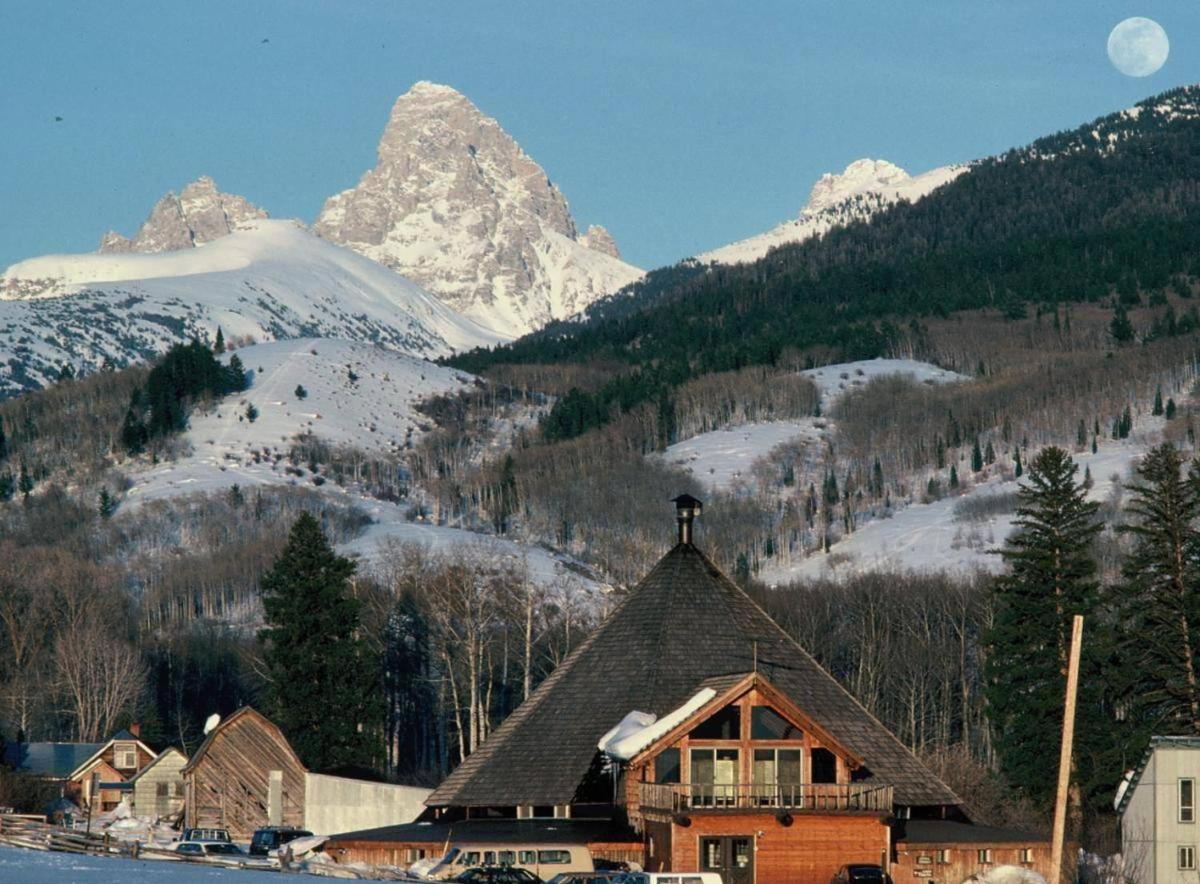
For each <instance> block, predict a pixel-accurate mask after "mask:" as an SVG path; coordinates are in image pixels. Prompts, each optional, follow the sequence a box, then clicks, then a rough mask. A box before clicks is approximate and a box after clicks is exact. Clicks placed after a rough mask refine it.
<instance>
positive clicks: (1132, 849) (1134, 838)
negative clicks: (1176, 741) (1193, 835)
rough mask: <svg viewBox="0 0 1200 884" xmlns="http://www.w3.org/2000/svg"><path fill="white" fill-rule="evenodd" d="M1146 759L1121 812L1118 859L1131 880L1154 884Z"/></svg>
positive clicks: (1150, 765) (1151, 773) (1150, 773)
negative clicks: (1119, 857) (1139, 777)
mask: <svg viewBox="0 0 1200 884" xmlns="http://www.w3.org/2000/svg"><path fill="white" fill-rule="evenodd" d="M1157 755H1158V752H1157V751H1155V752H1154V753H1152V754H1151V755H1150V760H1149V761H1148V762H1147V763H1146V769H1145V770H1144V771H1142V777H1141V779H1139V780H1138V782H1137V787H1136V788H1135V789H1134V790H1133V794H1131V795H1130V796H1129V803H1128V804H1126V805H1125V812H1124V813H1123V814H1122V815H1121V856H1122V857H1123V858H1124V860H1125V868H1126V872H1127V874H1128V875H1129V876H1130V878H1131V880H1134V881H1136V882H1137V884H1154V860H1155V849H1154V828H1155V827H1154V814H1155V791H1156V786H1155V764H1154V761H1155V758H1156V756H1157Z"/></svg>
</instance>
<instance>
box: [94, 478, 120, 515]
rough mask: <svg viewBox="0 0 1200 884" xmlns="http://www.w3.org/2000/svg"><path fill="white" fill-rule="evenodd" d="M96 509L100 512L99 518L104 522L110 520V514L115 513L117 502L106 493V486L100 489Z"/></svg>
mask: <svg viewBox="0 0 1200 884" xmlns="http://www.w3.org/2000/svg"><path fill="white" fill-rule="evenodd" d="M96 509H97V510H99V512H100V518H102V519H104V520H106V521H107V520H108V519H110V518H112V514H113V513H115V512H116V511H117V502H116V500H114V499H113V496H112V495H111V494H109V493H108V488H107V486H105V487H102V488H101V489H100V497H99V499H98V501H97V505H96Z"/></svg>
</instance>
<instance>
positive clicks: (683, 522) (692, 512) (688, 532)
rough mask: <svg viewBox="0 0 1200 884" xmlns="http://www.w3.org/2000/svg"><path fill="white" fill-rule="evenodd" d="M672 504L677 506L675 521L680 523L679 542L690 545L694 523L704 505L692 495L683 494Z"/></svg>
mask: <svg viewBox="0 0 1200 884" xmlns="http://www.w3.org/2000/svg"><path fill="white" fill-rule="evenodd" d="M672 503H674V504H675V519H676V521H678V522H679V542H680V543H686V544H689V545H690V544H691V542H692V522H693V521H694V520H695V518H696V516H698V515H700V510H701V509H702V507H703V505H702V504H701V503H700V501H698V500H696V498H694V497H692V495H690V494H681V495H679V496H678V497H676V498H675V499H674V500H673V501H672Z"/></svg>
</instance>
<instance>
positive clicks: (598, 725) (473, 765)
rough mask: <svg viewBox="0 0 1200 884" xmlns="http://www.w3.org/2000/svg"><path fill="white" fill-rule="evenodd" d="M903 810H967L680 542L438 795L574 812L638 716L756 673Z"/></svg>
mask: <svg viewBox="0 0 1200 884" xmlns="http://www.w3.org/2000/svg"><path fill="white" fill-rule="evenodd" d="M756 657H757V670H758V671H759V672H761V673H762V674H763V675H764V676H766V678H767V679H768V680H770V682H771V683H772V684H773V685H774V686H775V687H776V688H778V689H779V690H781V691H783V692H784V693H785V694H786V695H787V696H788V697H789V699H790V700H791V701H792V702H793V703H794V704H795V705H796V706H797V707H798V708H799V709H801V710H803V711H804V712H805V713H807V714H808V715H809V716H811V718H812V719H813V720H814V721H816V722H817V723H818V724H820V725H821V726H822V727H824V728H825V729H826V730H827V731H828V732H829V733H830V735H832V736H833V737H834V738H835V739H836V740H837V741H838V742H839V743H840V744H841V745H843V746H845V747H846V748H847V749H849V750H850V751H852V752H854V753H855V754H856V755H857V756H859V757H860V758H862V759H863V760H864V761H865V766H866V768H867V776H868V779H870V780H873V781H875V782H878V783H880V784H883V785H890V786H893V787H894V790H895V801H896V803H897V804H904V805H941V804H958V803H959V799H958V798H957V797H956V796H955V795H954V793H953V792H952V791H951V790H950V788H949V787H948V786H946V785H945V784H944V783H943V782H941V780H939V779H938V778H937V777H936V776H934V775H933V773H932V772H930V771H929V769H928V768H926V767H925V766H924V765H923V764H922V763H921V762H920V761H918V760H917V758H916V757H915V756H914V755H913V754H912V753H911V752H910V751H909V750H908V749H907V748H905V747H904V745H903V744H902V743H901V742H900V741H899V740H897V739H896V737H895V736H893V735H892V734H891V732H889V731H888V729H887V728H886V727H884V726H883V725H882V724H881V723H880V722H879V721H878V720H877V719H876V718H875V717H874V716H872V715H871V714H870V713H869V712H868V711H867V710H866V709H865V708H864V707H863V706H862V705H861V704H860V703H859V702H858V701H857V700H855V699H854V698H853V697H852V696H851V695H850V694H849V693H848V692H847V691H846V690H845V689H844V688H843V687H842V686H841V685H840V684H838V682H837V681H836V680H835V679H834V678H833V676H831V675H830V674H829V673H828V672H826V671H825V670H824V669H823V668H821V666H820V665H819V664H818V663H817V662H816V661H815V660H814V659H813V658H812V657H811V656H810V655H809V654H808V653H807V652H806V651H805V650H804V649H803V648H801V647H800V646H799V645H798V644H797V643H796V642H795V641H793V640H792V639H791V638H790V637H789V636H788V635H787V634H786V633H785V632H784V631H783V629H781V628H780V627H779V625H778V624H776V623H775V621H774V620H772V619H771V618H770V617H769V616H768V615H767V613H766V612H765V611H763V609H762V608H760V607H759V606H758V605H757V604H755V602H754V601H753V600H752V599H751V598H750V597H749V596H748V595H746V594H745V593H744V592H743V591H742V590H741V589H740V588H738V587H737V586H736V585H735V584H734V583H733V582H732V581H730V580H729V578H727V577H726V576H725V575H724V574H722V573H721V571H720V570H719V569H718V568H717V567H716V566H715V565H714V564H713V563H712V562H711V561H709V559H708V558H707V557H706V556H705V555H704V554H703V553H702V552H700V550H698V549H697V548H696V547H695V546H693V545H692V544H690V543H680V544H677V545H676V546H675V547H674V548H673V549H672V550H671V551H670V552H669V553H667V555H666V556H664V557H663V558H662V560H661V561H659V563H658V564H657V565H656V566H655V567H654V568H653V570H651V571H650V573H649V574H647V575H646V577H645V578H644V579H643V580H642V581H641V583H639V584H638V586H637V587H636V588H635V589H634V590H633V591H632V592H631V593H630V595H629V597H628V598H627V599H626V600H625V601H624V602H622V603H621V605H620V606H618V607H617V609H616V610H614V611H613V612H612V614H610V615H609V617H608V618H607V619H606V620H605V621H604V623H603V624H601V626H600V627H599V628H598V629H597V630H596V631H595V632H593V633H592V634H591V635H590V636H589V637H588V638H587V640H586V641H584V642H583V643H582V644H581V645H580V646H579V647H578V648H577V649H576V650H575V651H574V652H573V653H572V654H571V655H570V656H569V657H568V658H567V659H566V660H565V661H564V662H563V663H562V664H561V665H560V666H559V667H558V668H557V669H556V670H555V671H554V672H553V673H551V675H550V676H549V677H548V678H547V679H546V680H545V681H544V682H543V683H542V684H541V685H540V686H539V687H538V689H537V690H536V691H534V693H533V694H532V695H531V696H530V697H529V699H528V700H526V701H525V702H524V703H522V704H521V706H520V707H518V708H517V710H516V711H515V712H513V714H512V715H510V716H509V717H508V719H507V720H505V722H504V723H503V724H502V725H501V726H500V727H499V728H497V729H496V730H495V731H494V732H493V733H492V735H491V736H490V737H488V739H487V740H486V741H485V742H484V744H483V745H482V746H481V747H480V748H479V749H478V750H477V751H476V752H475V753H474V754H472V755H470V756H469V757H468V758H467V759H466V760H465V761H464V762H463V763H462V764H461V765H459V767H458V768H457V769H456V770H455V771H454V772H453V773H452V774H451V775H450V776H449V777H447V778H446V780H445V781H444V782H443V783H442V785H441V786H440V787H439V788H438V789H437V790H436V791H435V792H434V793H433V794H432V795H431V796H430V797H429V800H428V801H427V804H429V805H431V806H435V807H436V806H483V805H497V806H508V805H516V804H531V805H555V804H568V803H570V802H571V801H572V799H573V797H574V796H575V794H576V790H577V788H578V787H579V785H580V782H581V781H582V780H583V779H584V776H585V774H586V773H587V772H588V769H589V767H590V766H591V764H592V761H593V760H594V758H595V756H596V744H597V742H598V741H599V740H600V738H601V737H602V736H603V735H604V734H605V732H606V731H608V730H609V728H611V727H612V726H613V725H614V724H616V723H617V722H618V721H620V720H621V718H622V717H623V716H624V715H625V714H626V713H628V712H630V711H632V710H634V709H637V710H640V711H643V712H653V713H655V714H657V715H660V716H661V715H664V714H666V713H667V712H669V711H671V710H672V709H675V708H677V707H678V706H680V705H681V704H683V703H684V701H686V700H687V699H688V698H689V697H691V696H692V695H693V694H694V693H695V692H696V690H697V687H698V686H699V684H700V683H701V682H703V681H705V680H706V679H711V678H713V677H715V676H721V675H729V674H734V673H746V672H749V671H751V670H752V669H754V668H755V665H756V659H755V658H756Z"/></svg>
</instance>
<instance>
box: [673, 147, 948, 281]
mask: <svg viewBox="0 0 1200 884" xmlns="http://www.w3.org/2000/svg"><path fill="white" fill-rule="evenodd" d="M966 170H967V167H966V166H961V165H958V166H944V167H941V168H938V169H933V170H931V171H929V172H925V173H923V174H921V175H916V176H912V175H909V174H908V173H907V172H905V171H904V170H903V169H901V168H900V167H899V166H896V165H893V164H892V163H889V162H887V161H886V160H870V159H864V160H856V161H855V162H853V163H851V164H850V165H849V166H847V167H846V169H845V171H844V172H842V173H841V174H840V175H837V174H834V173H826V174H825V175H822V176H821V178H820V179H819V180H818V181H817V183H816V184H814V185H813V189H812V193H811V194H810V195H809V199H808V203H807V204H805V206H804V208H803V209H801V210H800V215H799V217H797V218H794V219H792V220H790V221H784V222H783V223H782V224H780V225H778V226H776V227H773V228H771V229H770V230H768V231H767V232H766V233H760V234H758V235H757V236H752V237H750V238H748V239H743V240H739V241H738V242H735V243H730V244H729V245H727V246H722V247H720V248H716V249H713V250H711V251H708V252H704V253H703V254H700V255H697V256H696V258H697V260H699V261H700V262H701V263H703V264H708V263H714V262H715V263H717V264H737V263H740V262H744V261H755V260H757V259H759V258H761V257H762V256H763V255H765V254H766V253H767V252H769V251H770V250H771V249H773V248H776V247H778V246H781V245H786V244H787V243H794V242H803V241H804V240H806V239H809V238H811V237H814V236H821V235H822V234H824V233H827V232H828V231H830V230H832V229H833V228H835V227H843V226H845V225H846V224H849V223H850V222H852V221H860V220H864V219H866V218H869V217H871V216H872V215H874V214H876V213H877V212H880V211H882V210H884V209H886V208H887V207H888V206H891V205H892V204H893V203H896V202H898V201H899V200H908V201H910V202H915V201H916V200H919V199H920V198H921V197H923V196H925V195H926V194H928V193H930V192H931V191H933V190H934V189H936V188H938V187H940V186H941V185H943V184H945V183H947V182H948V181H953V180H954V179H955V178H957V177H958V176H959V175H961V174H962V173H963V172H965V171H966Z"/></svg>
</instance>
